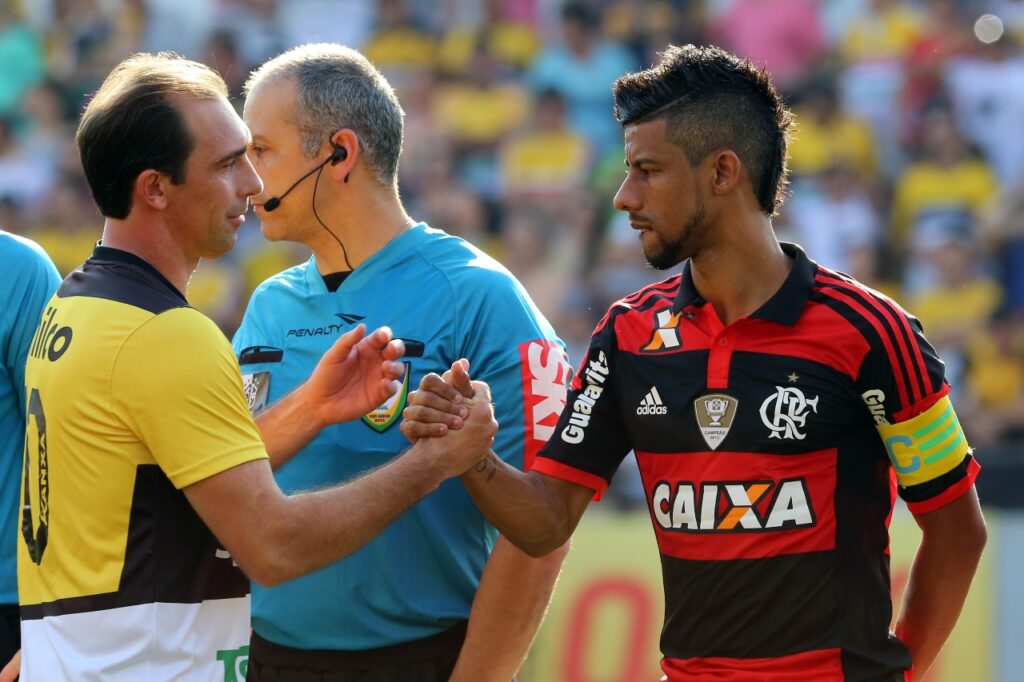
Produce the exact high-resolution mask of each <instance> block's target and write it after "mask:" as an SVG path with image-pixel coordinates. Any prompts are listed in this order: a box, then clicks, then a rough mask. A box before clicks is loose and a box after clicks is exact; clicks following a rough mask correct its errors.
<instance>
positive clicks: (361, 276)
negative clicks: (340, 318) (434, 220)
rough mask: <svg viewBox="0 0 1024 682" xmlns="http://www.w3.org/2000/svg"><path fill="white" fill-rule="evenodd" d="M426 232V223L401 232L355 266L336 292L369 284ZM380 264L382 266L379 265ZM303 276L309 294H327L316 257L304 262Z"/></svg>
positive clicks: (352, 289)
mask: <svg viewBox="0 0 1024 682" xmlns="http://www.w3.org/2000/svg"><path fill="white" fill-rule="evenodd" d="M428 230H429V227H428V226H427V225H426V223H422V222H421V223H416V224H415V225H413V226H412V227H410V228H409V229H407V230H404V231H402V232H401V233H400V234H399V235H398V236H397V237H395V238H394V239H392V240H391V241H389V242H388V243H387V244H385V245H384V246H382V247H381V248H380V249H378V250H377V251H375V252H374V253H373V254H371V255H370V257H369V258H367V259H366V260H365V261H363V262H362V263H360V264H359V265H357V266H356V269H355V270H353V271H352V272H351V274H350V275H349V276H348V277H346V278H345V281H344V282H342V283H341V286H340V287H338V291H341V290H345V291H354V290H356V289H359V288H361V287H362V286H364V285H365V284H367V283H368V282H371V281H372V279H373V277H374V276H375V275H376V271H377V270H378V269H379V268H380V267H386V264H387V263H389V262H391V261H393V260H394V258H395V256H396V255H397V254H399V253H401V252H402V251H405V250H406V249H410V248H412V247H414V246H415V245H416V244H418V243H419V242H420V241H421V240H422V239H423V238H424V236H425V235H426V234H427V232H428ZM382 263H383V264H384V266H382V265H381V264H382ZM304 275H305V280H306V285H307V286H308V287H309V291H310V293H314V294H326V293H329V292H328V290H327V285H326V284H325V283H324V278H323V276H322V275H321V274H320V271H319V270H318V269H317V266H316V256H310V258H309V260H308V261H306V270H305V273H304Z"/></svg>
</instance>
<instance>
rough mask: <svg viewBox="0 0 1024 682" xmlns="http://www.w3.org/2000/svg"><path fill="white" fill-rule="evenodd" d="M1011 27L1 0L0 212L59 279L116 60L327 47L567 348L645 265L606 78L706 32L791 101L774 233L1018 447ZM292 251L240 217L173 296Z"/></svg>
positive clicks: (896, 9) (328, 1)
mask: <svg viewBox="0 0 1024 682" xmlns="http://www.w3.org/2000/svg"><path fill="white" fill-rule="evenodd" d="M1022 38H1024V0H830V1H829V2H817V1H816V0H589V1H584V2H568V3H566V2H563V1H562V0H421V1H417V2H412V0H376V1H375V2H374V1H372V0H0V225H2V226H3V227H4V228H6V229H9V230H11V231H14V232H18V233H22V234H25V235H27V236H29V237H31V238H33V239H35V240H36V241H38V242H39V243H41V244H42V245H43V246H44V248H45V249H46V250H47V251H48V252H49V253H50V255H51V257H52V258H53V260H54V261H55V263H56V264H57V266H58V268H59V269H60V270H61V271H62V273H64V274H66V273H67V272H69V271H70V270H72V269H74V268H75V267H76V266H77V265H78V264H79V263H80V262H81V261H82V260H84V258H85V257H86V256H88V254H89V253H90V251H91V248H92V245H93V243H94V241H95V240H96V238H97V236H98V234H99V231H100V228H101V225H102V219H101V217H100V216H99V215H98V213H97V211H96V209H95V208H94V206H93V204H92V202H91V200H90V198H89V193H88V188H87V187H86V186H85V184H84V179H83V177H82V174H81V172H80V168H79V163H78V159H77V153H76V151H75V147H74V141H73V138H74V129H75V125H76V121H77V116H78V113H79V112H80V111H81V109H82V107H83V103H84V102H85V101H86V98H87V97H88V96H89V93H91V92H93V91H94V90H95V89H96V87H97V86H98V85H99V83H100V82H101V81H102V79H103V78H104V77H105V76H106V74H107V73H108V71H109V70H110V69H111V67H113V66H114V65H115V64H116V63H117V62H118V61H120V60H121V59H123V58H124V57H125V56H127V55H129V54H131V53H133V52H137V51H142V50H144V51H159V50H173V51H175V52H178V53H180V54H184V55H186V56H188V57H191V58H194V59H197V60H199V61H202V62H204V63H206V64H209V65H210V66H212V67H213V68H215V69H216V70H217V71H219V72H220V73H221V75H222V76H223V77H224V79H225V81H226V82H227V83H228V86H229V87H230V88H231V90H232V93H233V95H234V101H236V102H237V103H239V104H240V102H241V88H242V85H243V83H244V82H245V79H246V77H247V76H248V73H249V71H250V70H251V69H252V68H253V67H255V66H257V65H258V64H260V63H261V62H262V61H264V60H265V59H267V58H268V57H271V56H273V55H275V54H276V53H278V52H280V51H281V50H283V49H286V48H288V47H291V46H293V45H297V44H301V43H306V42H317V41H337V42H342V43H345V44H348V45H351V46H353V47H356V48H358V49H360V50H362V51H363V52H364V53H365V54H366V55H367V56H368V57H369V58H370V59H371V60H372V61H373V62H374V63H375V64H376V65H377V66H378V67H379V68H380V69H381V70H382V71H383V72H384V73H385V75H386V76H387V77H388V78H389V79H390V80H391V82H392V83H393V84H394V85H395V87H396V89H397V90H398V93H399V97H400V99H401V102H402V105H403V107H404V109H405V112H406V134H405V151H404V156H403V158H402V162H401V175H400V183H401V190H402V196H403V198H404V200H405V203H406V207H407V209H408V210H409V212H410V214H411V215H412V216H414V217H415V218H417V219H421V220H425V221H427V222H429V223H431V224H432V225H434V226H436V227H442V228H444V229H446V230H448V231H449V232H452V233H454V234H458V235H461V236H464V237H466V238H468V239H470V240H471V241H473V242H474V243H476V244H477V245H479V246H481V247H482V248H484V249H485V250H487V251H488V252H490V253H492V254H493V255H495V256H496V257H497V258H499V259H500V260H501V261H502V262H503V263H505V265H506V266H507V267H508V268H509V269H510V270H512V271H513V273H515V274H516V275H517V276H518V277H519V279H520V280H521V281H522V282H523V283H524V284H525V285H526V287H527V288H528V290H529V291H530V292H531V294H532V295H533V297H534V298H535V300H536V301H537V303H538V304H539V306H540V307H541V309H542V310H543V311H544V312H545V314H546V315H547V316H548V317H549V318H550V319H551V321H552V323H553V324H554V325H555V328H556V329H557V330H558V331H559V333H560V334H561V335H562V337H563V338H564V339H565V340H566V342H567V343H568V344H569V348H570V354H571V356H572V361H573V362H574V363H575V362H576V361H578V359H579V358H580V355H581V353H582V351H583V349H584V348H585V346H586V343H587V340H588V338H589V334H590V331H591V330H592V328H593V326H594V324H595V323H596V322H597V320H598V319H599V317H600V316H601V314H603V312H604V310H605V309H606V307H607V305H608V304H609V303H610V302H611V301H612V300H614V299H616V298H618V297H620V296H622V295H624V294H626V293H628V292H630V291H633V290H635V289H636V288H638V287H640V286H643V285H644V284H646V283H648V282H651V281H655V280H657V279H661V278H662V277H663V276H664V275H663V274H662V273H657V272H655V271H652V270H651V269H650V268H648V267H646V265H645V264H644V261H643V258H642V255H641V253H640V248H639V243H638V241H637V237H636V235H635V234H633V232H632V230H631V229H630V228H629V225H628V224H627V223H626V221H625V219H624V216H623V215H621V214H617V213H616V212H615V211H614V209H613V208H612V196H613V195H614V192H615V190H616V189H617V187H618V184H619V182H620V179H621V177H622V173H623V166H622V162H623V152H622V134H621V130H620V128H619V126H618V124H617V123H616V122H615V120H614V118H613V115H612V100H611V93H610V84H611V82H612V81H613V80H614V79H615V78H616V77H617V76H619V75H621V74H622V73H624V72H627V71H631V70H635V69H638V68H642V67H645V66H647V65H649V64H650V63H651V62H652V60H653V57H654V55H655V54H656V53H657V52H658V51H659V50H661V49H662V48H663V47H664V46H666V45H667V44H669V43H678V44H682V43H689V42H692V43H697V44H702V43H715V44H719V45H721V46H723V47H725V48H727V49H729V50H731V51H733V52H736V53H737V54H739V55H742V56H747V57H750V58H751V59H752V60H754V61H755V62H756V63H758V64H760V65H764V66H765V67H766V68H768V69H769V70H770V71H771V73H772V74H773V76H774V78H775V81H776V83H777V84H778V85H779V87H780V89H781V90H782V91H783V93H784V95H785V98H786V101H787V102H788V103H789V105H790V106H791V107H792V108H793V109H794V111H795V112H796V115H797V123H798V127H797V128H796V130H795V132H794V140H793V142H792V149H791V158H790V166H791V169H792V174H793V175H792V183H791V196H790V198H789V199H788V201H787V202H786V203H785V205H784V206H783V208H782V210H781V213H780V215H779V216H777V217H776V219H775V225H776V229H777V232H778V233H779V236H780V238H782V239H787V240H791V241H796V242H798V243H800V244H803V245H804V246H805V248H806V249H807V250H808V252H809V253H810V254H811V256H812V257H814V258H815V259H816V260H818V261H819V262H820V263H822V264H823V265H826V266H828V267H831V268H835V269H838V270H841V271H844V272H847V273H849V274H851V275H853V276H854V277H857V278H858V279H860V280H861V281H863V282H865V283H868V284H869V285H871V286H873V287H875V288H877V289H879V290H881V291H883V292H885V293H887V294H889V295H891V296H892V297H894V298H895V299H896V300H898V301H899V302H900V303H902V304H903V305H904V306H905V307H907V308H908V309H910V310H911V311H912V312H914V313H915V314H916V315H917V316H918V317H919V318H920V319H921V321H922V322H923V324H924V327H925V331H926V334H927V335H928V337H929V339H930V340H931V341H932V343H933V344H934V345H935V346H936V347H937V349H938V350H939V353H940V354H941V355H942V357H943V358H944V359H945V361H946V369H947V377H948V379H949V381H950V383H951V384H952V385H953V387H954V399H955V402H956V404H957V408H958V412H959V414H960V416H961V420H962V422H963V423H964V427H965V429H966V431H967V432H968V435H969V437H970V439H971V441H972V442H973V444H974V445H975V447H977V448H979V449H982V458H983V459H985V458H986V457H1014V456H1020V457H1022V459H1024V455H1017V454H1016V453H1017V452H1018V448H1017V447H1016V446H1017V445H1018V444H1021V443H1024V50H1022V47H1021V46H1022V42H1024V41H1022ZM367 229H373V227H372V226H367ZM306 257H308V254H307V253H304V251H303V249H302V248H301V247H296V246H294V245H288V244H271V243H267V242H265V241H264V240H263V239H262V237H261V236H260V234H259V230H258V223H257V220H256V218H255V217H254V216H252V215H250V216H249V217H248V218H247V222H246V225H245V227H243V230H242V233H241V236H240V242H239V246H238V248H237V249H236V250H235V251H234V252H233V253H232V254H231V255H230V256H229V257H227V258H225V259H222V260H221V261H216V262H204V263H203V264H202V265H201V266H200V268H199V270H198V271H197V273H196V275H195V277H194V278H193V280H192V282H191V285H190V290H189V296H190V299H192V300H193V302H194V304H195V305H196V306H197V307H198V308H200V309H201V310H203V311H204V312H206V313H207V314H209V315H210V316H211V317H213V318H214V319H215V320H216V321H217V322H218V324H220V325H221V327H222V328H223V329H224V330H225V332H226V333H228V334H230V333H231V332H232V331H233V330H234V328H235V326H236V325H237V323H238V320H239V318H240V315H241V312H242V310H243V309H244V305H245V303H246V301H247V299H248V294H249V292H250V291H251V290H252V289H253V288H254V287H255V286H256V285H257V284H258V283H259V282H261V281H262V280H263V279H264V278H266V277H267V276H269V275H271V274H273V273H274V272H277V271H279V270H281V269H283V268H285V267H288V266H290V265H292V264H294V263H296V262H299V261H300V260H302V259H304V258H306Z"/></svg>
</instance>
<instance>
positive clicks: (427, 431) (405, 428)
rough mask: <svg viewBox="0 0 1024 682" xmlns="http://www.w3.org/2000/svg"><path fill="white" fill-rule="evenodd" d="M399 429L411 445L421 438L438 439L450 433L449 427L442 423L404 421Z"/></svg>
mask: <svg viewBox="0 0 1024 682" xmlns="http://www.w3.org/2000/svg"><path fill="white" fill-rule="evenodd" d="M406 409H408V408H406ZM403 414H404V413H403ZM399 429H400V430H401V432H402V435H403V436H405V437H406V438H408V439H409V442H410V443H415V442H416V441H418V440H420V439H421V438H438V437H440V436H443V435H444V434H446V433H448V426H447V425H445V424H441V423H437V424H424V423H423V422H416V421H403V422H402V425H401V426H400V427H399Z"/></svg>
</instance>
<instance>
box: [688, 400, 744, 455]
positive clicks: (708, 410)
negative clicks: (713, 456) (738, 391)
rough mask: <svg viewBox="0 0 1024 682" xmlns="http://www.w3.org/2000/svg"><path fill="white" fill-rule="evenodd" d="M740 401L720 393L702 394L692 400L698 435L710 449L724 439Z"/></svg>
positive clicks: (714, 448)
mask: <svg viewBox="0 0 1024 682" xmlns="http://www.w3.org/2000/svg"><path fill="white" fill-rule="evenodd" d="M739 404H740V401H738V400H736V398H733V397H732V396H728V395H724V394H721V393H713V394H711V395H704V396H701V397H699V398H697V399H696V400H694V401H693V408H694V410H696V412H697V426H699V427H700V435H702V436H704V442H706V443H707V444H708V447H709V448H711V449H712V450H716V449H718V446H719V445H721V444H722V441H723V440H725V436H726V435H727V434H728V433H729V429H730V428H731V427H732V420H733V418H735V416H736V408H737V407H739Z"/></svg>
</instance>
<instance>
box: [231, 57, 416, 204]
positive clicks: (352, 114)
mask: <svg viewBox="0 0 1024 682" xmlns="http://www.w3.org/2000/svg"><path fill="white" fill-rule="evenodd" d="M289 78H290V79H294V80H295V87H296V91H297V93H298V96H297V101H296V105H295V111H294V112H292V119H291V123H293V124H294V125H295V126H296V127H297V128H298V129H299V135H300V140H301V145H302V153H303V154H305V156H306V157H307V158H313V157H315V156H316V154H317V152H318V151H319V149H320V145H321V144H323V142H324V140H327V139H328V138H330V136H331V134H332V133H335V132H337V131H338V130H339V129H341V128H351V129H352V130H353V131H354V132H355V133H356V135H357V136H358V137H359V144H360V149H361V150H362V152H363V155H364V157H365V159H366V164H367V166H369V167H370V168H371V169H372V170H373V172H374V174H375V175H376V176H377V180H378V181H379V182H380V183H381V184H384V185H394V184H395V182H396V178H397V176H398V157H399V155H400V154H401V152H402V118H403V117H404V116H405V112H404V111H402V106H401V105H400V104H399V103H398V97H397V96H396V95H395V90H394V88H392V87H391V84H390V83H388V82H387V80H386V79H385V78H384V76H383V75H381V73H380V71H378V70H377V69H376V67H374V66H373V64H371V63H370V61H369V60H368V59H366V57H364V56H363V55H362V54H360V53H359V52H357V51H355V50H353V49H352V48H349V47H345V46H344V45H339V44H337V43H317V44H312V45H301V46H299V47H296V48H292V49H291V50H288V51H287V52H283V53H282V54H279V55H278V56H276V57H274V58H273V59H271V60H270V61H268V62H266V63H264V64H263V65H262V66H260V67H259V68H258V69H256V70H255V71H253V72H252V74H250V76H249V80H248V81H247V82H246V84H245V94H246V96H248V95H250V94H252V92H253V91H254V90H255V89H256V88H258V87H259V86H260V85H263V84H265V83H269V82H272V81H280V80H285V79H289Z"/></svg>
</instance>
